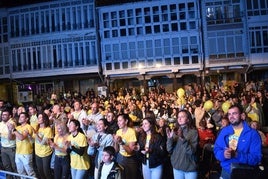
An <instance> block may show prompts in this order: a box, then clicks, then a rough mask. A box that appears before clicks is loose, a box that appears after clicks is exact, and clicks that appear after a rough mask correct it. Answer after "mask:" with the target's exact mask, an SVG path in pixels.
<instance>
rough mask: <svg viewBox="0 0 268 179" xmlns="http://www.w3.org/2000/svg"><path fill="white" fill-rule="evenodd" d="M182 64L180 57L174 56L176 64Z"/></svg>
mask: <svg viewBox="0 0 268 179" xmlns="http://www.w3.org/2000/svg"><path fill="white" fill-rule="evenodd" d="M179 64H180V57H174V65H179Z"/></svg>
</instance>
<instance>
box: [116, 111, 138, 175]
mask: <svg viewBox="0 0 268 179" xmlns="http://www.w3.org/2000/svg"><path fill="white" fill-rule="evenodd" d="M130 122H131V119H130V118H129V116H128V114H120V115H119V116H118V117H117V124H118V127H119V129H118V130H117V132H116V135H115V136H114V147H115V149H116V151H118V154H117V162H118V163H119V164H120V165H122V166H123V167H124V177H126V174H127V178H128V179H137V178H138V177H137V175H138V169H137V168H138V162H137V158H136V156H135V152H134V149H135V145H136V142H137V137H136V132H135V130H134V129H133V128H132V127H129V125H130Z"/></svg>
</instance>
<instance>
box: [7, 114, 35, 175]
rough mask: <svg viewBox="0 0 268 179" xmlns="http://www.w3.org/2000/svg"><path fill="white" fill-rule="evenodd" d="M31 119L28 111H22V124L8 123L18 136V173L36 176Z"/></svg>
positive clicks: (16, 157) (20, 117) (16, 159)
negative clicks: (29, 122)
mask: <svg viewBox="0 0 268 179" xmlns="http://www.w3.org/2000/svg"><path fill="white" fill-rule="evenodd" d="M29 119H30V118H29V115H28V113H26V112H22V113H20V115H19V124H20V125H19V126H17V127H16V128H15V125H13V124H10V125H8V128H9V130H10V131H12V133H13V134H14V135H15V136H16V155H15V162H16V166H17V171H18V173H19V174H22V175H29V176H33V177H35V176H36V175H35V172H34V170H33V143H32V135H33V131H34V129H33V128H32V126H31V125H30V124H28V121H29Z"/></svg>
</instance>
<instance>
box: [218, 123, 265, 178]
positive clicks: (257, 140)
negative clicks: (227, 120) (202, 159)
mask: <svg viewBox="0 0 268 179" xmlns="http://www.w3.org/2000/svg"><path fill="white" fill-rule="evenodd" d="M232 134H234V129H233V127H232V125H229V126H227V127H224V128H223V129H222V130H221V132H220V134H219V135H218V137H217V139H216V142H215V145H214V154H215V157H216V159H217V160H219V161H220V163H221V167H222V168H223V169H224V170H225V171H226V172H228V173H231V163H241V164H248V165H252V166H254V165H258V164H259V163H260V162H261V157H262V154H261V137H260V135H259V134H258V132H257V131H256V130H255V129H252V128H250V127H249V126H248V124H247V123H246V122H244V121H243V130H242V132H241V134H240V137H239V139H238V144H237V149H236V152H237V155H236V156H235V157H233V158H231V159H226V158H225V157H224V150H225V148H228V147H229V139H228V138H229V136H230V135H232Z"/></svg>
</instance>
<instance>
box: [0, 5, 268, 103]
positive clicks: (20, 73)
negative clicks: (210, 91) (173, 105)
mask: <svg viewBox="0 0 268 179" xmlns="http://www.w3.org/2000/svg"><path fill="white" fill-rule="evenodd" d="M267 13H268V4H267V1H265V0H247V1H244V0H217V1H215V0H180V1H177V0H154V1H152V0H147V1H144V0H143V1H142V0H141V1H124V2H120V1H113V2H110V1H109V2H108V1H96V2H95V1H93V0H71V1H52V2H45V3H38V4H31V5H25V6H18V7H9V8H2V9H1V11H0V17H1V20H0V30H1V31H0V41H1V44H0V78H1V81H3V83H2V84H1V90H2V91H1V94H2V96H11V97H12V98H16V99H17V98H19V96H16V94H18V93H17V91H25V90H26V91H27V90H30V91H32V92H33V94H34V95H49V94H51V93H52V92H56V93H64V92H67V91H77V92H80V93H82V94H84V93H85V92H86V91H87V90H88V89H89V88H93V89H94V90H95V91H97V87H98V86H99V85H106V86H108V89H111V90H112V89H118V88H122V87H126V88H131V87H137V88H139V87H143V88H146V89H148V87H155V86H157V85H158V84H164V86H165V87H166V88H167V89H168V91H174V90H176V89H177V88H178V87H180V86H182V85H184V84H188V83H191V82H196V83H204V82H206V81H208V82H211V81H212V82H214V83H219V82H222V81H223V82H226V81H230V80H238V81H248V80H251V79H253V80H255V79H267V78H268V74H267V69H268V23H267V19H268V15H267ZM249 74H250V75H249ZM10 88H11V89H12V90H8V89H10ZM22 101H23V100H22Z"/></svg>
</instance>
